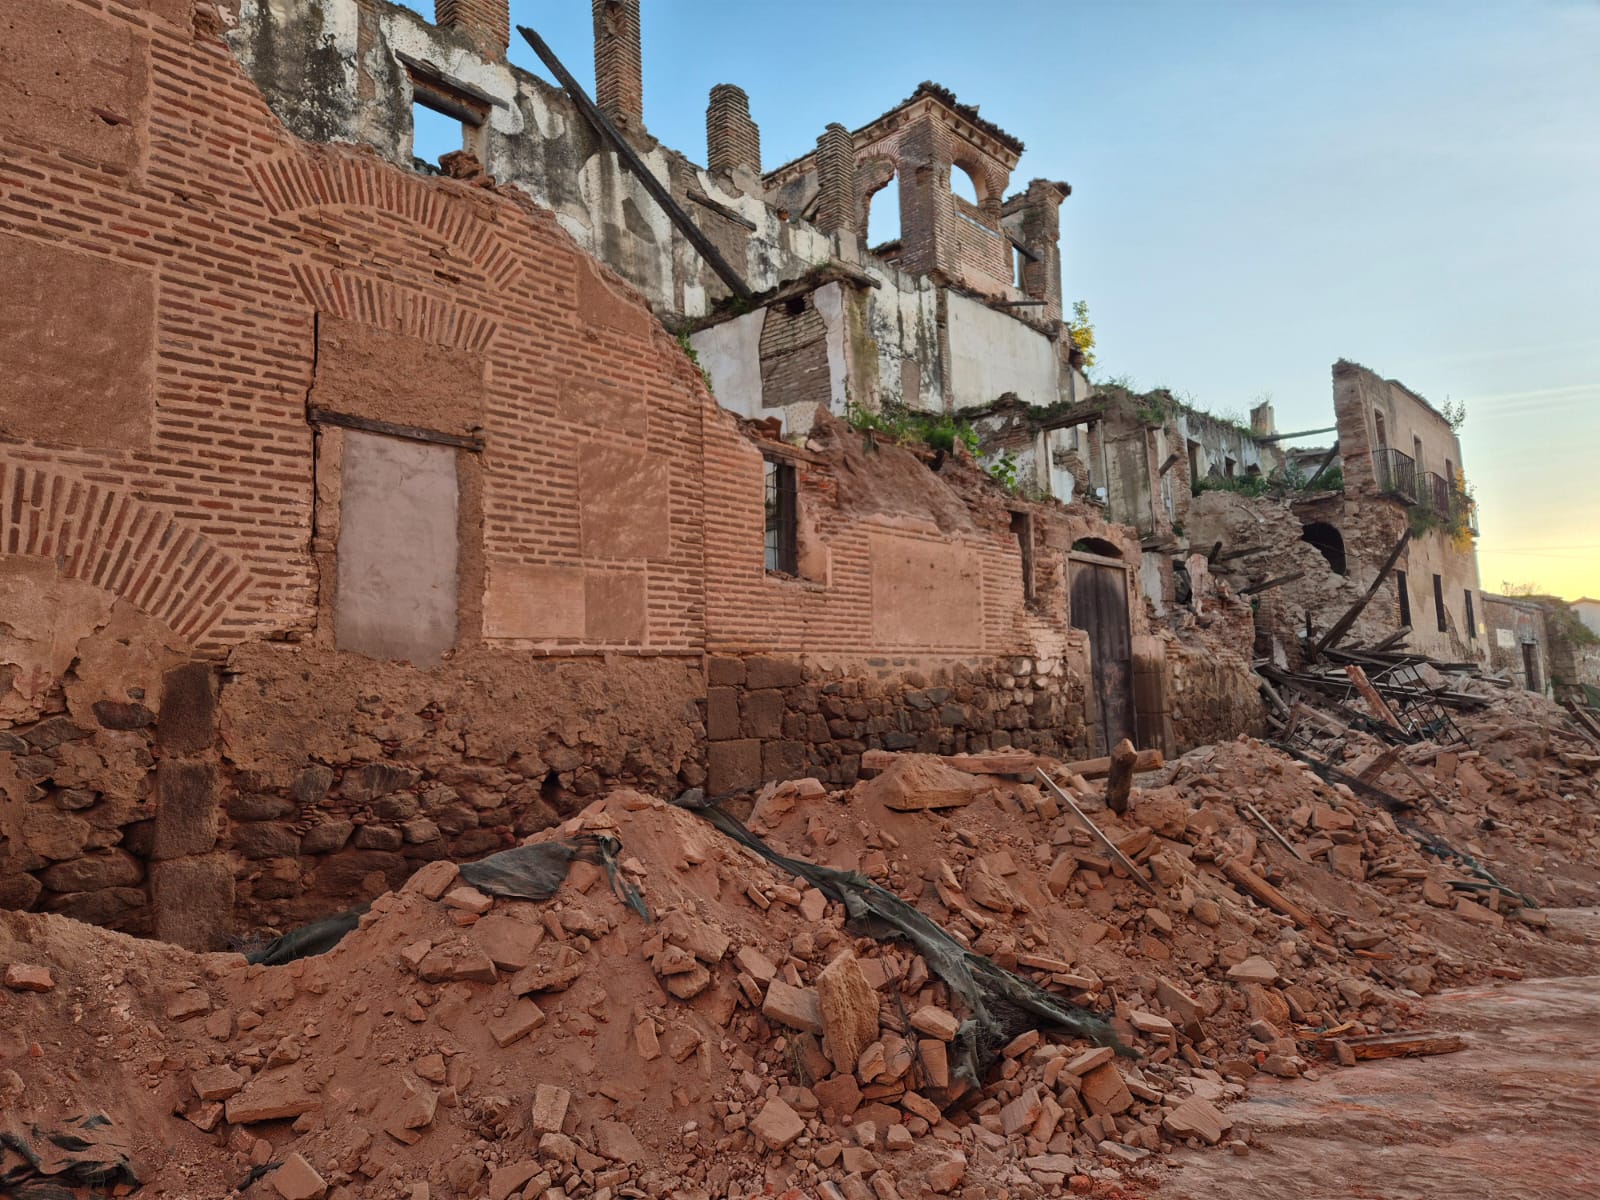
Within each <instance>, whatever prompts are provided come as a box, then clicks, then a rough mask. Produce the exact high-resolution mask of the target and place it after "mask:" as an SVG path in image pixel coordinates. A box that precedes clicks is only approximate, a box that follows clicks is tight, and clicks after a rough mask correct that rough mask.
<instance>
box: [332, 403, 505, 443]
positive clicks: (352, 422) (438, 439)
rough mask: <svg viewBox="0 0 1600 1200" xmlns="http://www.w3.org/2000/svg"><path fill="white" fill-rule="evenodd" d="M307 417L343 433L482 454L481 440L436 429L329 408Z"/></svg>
mask: <svg viewBox="0 0 1600 1200" xmlns="http://www.w3.org/2000/svg"><path fill="white" fill-rule="evenodd" d="M308 415H309V417H310V420H311V423H312V424H313V425H337V426H339V428H341V429H358V430H360V431H361V432H362V433H381V434H383V435H384V436H385V437H393V438H405V439H406V440H407V441H410V442H432V443H433V444H434V445H436V446H455V447H456V448H457V449H460V450H474V451H477V452H479V453H482V451H483V439H482V438H481V437H462V436H461V435H460V434H455V433H440V432H439V431H438V430H437V429H422V428H420V427H418V426H416V425H397V424H395V423H394V422H393V421H377V420H374V419H373V418H371V417H353V416H351V415H350V414H349V413H342V412H334V411H333V410H332V409H327V408H313V409H312V410H311V412H310V413H309V414H308Z"/></svg>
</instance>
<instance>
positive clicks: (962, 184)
mask: <svg viewBox="0 0 1600 1200" xmlns="http://www.w3.org/2000/svg"><path fill="white" fill-rule="evenodd" d="M950 191H951V193H952V194H954V195H957V196H960V197H961V198H962V199H963V200H965V201H966V202H967V203H968V204H970V205H972V206H973V207H974V208H976V207H977V206H978V181H977V180H976V179H974V178H973V176H972V172H971V171H969V170H967V169H966V168H965V167H963V166H961V165H960V164H959V163H953V164H951V167H950Z"/></svg>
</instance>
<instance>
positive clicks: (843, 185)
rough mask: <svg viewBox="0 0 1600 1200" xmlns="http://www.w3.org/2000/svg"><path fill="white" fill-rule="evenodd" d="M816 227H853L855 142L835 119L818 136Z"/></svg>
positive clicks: (834, 230) (837, 229)
mask: <svg viewBox="0 0 1600 1200" xmlns="http://www.w3.org/2000/svg"><path fill="white" fill-rule="evenodd" d="M817 187H818V189H819V192H820V195H819V200H820V203H819V204H818V205H817V219H816V226H817V228H818V229H820V230H822V231H823V232H824V233H840V232H844V231H848V232H850V233H858V232H860V231H859V230H857V229H856V227H855V224H856V144H855V139H854V138H852V137H851V136H850V131H849V130H848V129H846V128H845V127H844V126H843V125H840V124H839V123H838V122H837V121H835V122H834V123H833V124H832V125H829V126H828V127H827V128H826V129H824V130H823V131H822V136H821V137H819V138H818V139H817Z"/></svg>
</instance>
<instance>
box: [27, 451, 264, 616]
mask: <svg viewBox="0 0 1600 1200" xmlns="http://www.w3.org/2000/svg"><path fill="white" fill-rule="evenodd" d="M0 553H4V554H20V555H33V556H37V557H40V558H51V559H54V560H55V563H56V567H57V569H58V570H60V572H61V574H62V575H63V576H65V577H66V578H68V579H76V580H80V581H82V582H84V583H88V584H92V585H94V586H95V587H98V588H102V589H104V590H105V591H108V592H111V593H112V594H113V595H116V596H120V597H121V598H122V599H124V600H126V601H127V602H128V603H130V604H132V605H133V606H134V607H135V608H137V609H138V610H139V611H140V612H143V613H146V614H148V615H149V616H152V617H155V618H156V619H157V620H160V621H163V622H165V623H166V624H167V626H168V627H169V628H171V629H172V630H173V632H175V633H177V634H179V635H180V636H182V637H184V638H186V639H187V640H188V641H189V642H191V643H193V644H202V643H204V642H205V639H206V635H207V634H208V633H209V632H210V630H211V629H212V627H213V626H214V625H215V624H216V623H217V621H218V620H219V619H220V618H221V617H222V616H223V615H224V614H225V613H226V612H227V611H228V609H229V608H230V607H232V606H233V604H234V603H235V602H236V601H237V600H238V599H239V597H240V596H242V595H243V594H244V592H245V591H246V590H247V589H248V588H249V586H250V575H249V572H248V571H247V570H246V569H245V567H244V565H243V564H242V563H241V562H240V561H239V560H238V559H236V558H234V557H233V556H232V555H231V554H229V553H228V552H227V551H226V550H224V549H222V548H221V547H220V546H218V545H217V544H216V543H215V542H213V541H211V540H210V539H209V538H207V537H206V536H205V535H203V534H201V533H199V532H198V531H196V530H195V529H194V528H193V527H192V526H190V525H188V524H186V523H184V522H183V521H180V520H178V519H177V518H176V517H175V516H173V514H172V513H171V512H169V511H168V510H167V509H165V508H164V507H162V506H160V505H157V504H153V503H150V502H148V501H146V500H143V499H140V498H139V497H138V496H136V495H134V494H133V493H130V492H127V491H123V490H121V489H118V488H113V487H110V486H107V485H105V484H102V483H96V482H94V481H92V480H89V479H86V478H84V476H83V475H82V474H81V473H77V472H74V473H71V474H69V473H67V472H65V471H62V470H58V469H56V468H54V467H42V466H38V465H35V464H31V463H16V462H4V461H0Z"/></svg>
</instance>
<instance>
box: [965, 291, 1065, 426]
mask: <svg viewBox="0 0 1600 1200" xmlns="http://www.w3.org/2000/svg"><path fill="white" fill-rule="evenodd" d="M945 297H946V319H947V321H948V325H949V337H950V380H949V393H950V402H951V404H952V405H953V406H954V407H955V408H966V407H968V406H970V405H974V404H988V403H991V402H992V401H995V400H998V399H999V398H1000V397H1001V396H1002V395H1003V394H1005V393H1006V392H1013V393H1015V394H1016V396H1017V397H1018V398H1019V399H1021V400H1022V401H1024V402H1025V403H1027V404H1037V405H1047V404H1053V403H1054V402H1055V401H1056V400H1057V399H1058V398H1059V395H1060V392H1059V372H1058V358H1057V353H1056V346H1055V343H1054V342H1052V341H1051V340H1050V339H1049V338H1047V337H1045V336H1044V335H1043V334H1042V333H1039V332H1037V331H1036V330H1034V329H1031V328H1029V327H1028V326H1027V325H1024V324H1023V323H1022V322H1021V321H1017V320H1014V319H1013V318H1011V317H1008V316H1006V315H1005V314H1003V313H998V312H995V311H994V310H993V309H992V308H989V307H988V306H987V305H983V304H979V303H978V302H977V301H975V300H969V299H967V297H965V296H962V295H959V294H958V293H956V292H946V293H945Z"/></svg>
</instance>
